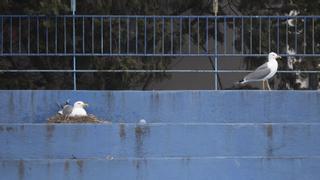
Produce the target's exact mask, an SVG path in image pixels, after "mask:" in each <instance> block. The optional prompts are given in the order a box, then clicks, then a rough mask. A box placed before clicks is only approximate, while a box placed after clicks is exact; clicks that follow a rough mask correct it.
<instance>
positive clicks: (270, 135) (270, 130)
mask: <svg viewBox="0 0 320 180" xmlns="http://www.w3.org/2000/svg"><path fill="white" fill-rule="evenodd" d="M266 131H267V138H268V139H267V143H268V144H267V156H272V155H273V143H272V140H273V127H272V124H268V125H267V127H266Z"/></svg>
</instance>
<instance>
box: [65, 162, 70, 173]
mask: <svg viewBox="0 0 320 180" xmlns="http://www.w3.org/2000/svg"><path fill="white" fill-rule="evenodd" d="M69 166H70V165H69V161H68V160H66V161H65V162H64V167H63V169H64V171H65V172H68V171H69Z"/></svg>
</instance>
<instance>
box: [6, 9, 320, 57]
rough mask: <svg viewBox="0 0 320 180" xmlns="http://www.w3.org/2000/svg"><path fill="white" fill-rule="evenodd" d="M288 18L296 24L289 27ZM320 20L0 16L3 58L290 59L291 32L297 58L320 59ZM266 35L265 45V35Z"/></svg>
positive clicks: (217, 17) (266, 17)
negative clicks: (277, 56) (319, 38)
mask: <svg viewBox="0 0 320 180" xmlns="http://www.w3.org/2000/svg"><path fill="white" fill-rule="evenodd" d="M288 20H293V21H294V23H296V25H295V26H294V27H290V25H289V28H288V23H286V22H287V21H288ZM319 20H320V16H295V17H292V16H216V17H215V16H116V15H99V16H98V15H60V16H44V15H31V16H27V15H0V24H1V29H0V36H1V38H0V40H1V42H0V56H211V57H215V56H218V57H219V56H265V55H266V53H268V52H270V51H274V52H277V53H278V54H281V55H284V56H286V55H287V53H286V52H285V50H286V45H288V44H290V42H289V41H288V39H289V38H288V36H289V35H292V34H294V35H293V36H294V37H293V38H294V42H292V43H291V44H292V47H294V49H296V50H297V53H296V56H320V49H319V48H316V43H318V42H315V39H314V33H315V31H317V30H320V27H318V28H317V27H316V25H317V24H319V23H320V22H318V21H319ZM299 21H301V22H299ZM299 23H300V25H299ZM315 23H317V24H316V25H315ZM264 25H267V26H264ZM89 26H90V28H91V29H90V28H89ZM159 26H160V29H159V28H158V27H159ZM299 26H301V29H299V28H300V27H299ZM73 27H74V29H73ZM263 27H264V29H263ZM290 29H293V30H292V31H290ZM308 29H311V34H308V35H309V36H312V40H311V41H310V42H307V31H308ZM31 30H33V31H35V32H30V31H31ZM273 30H275V31H276V32H275V33H276V35H274V34H273ZM265 31H268V32H267V35H268V39H267V40H266V41H264V40H262V38H263V37H261V36H262V32H265ZM17 32H19V33H17ZM81 33H82V34H81ZM219 33H220V34H219ZM288 34H289V35H288ZM22 36H26V38H23V37H22ZM272 36H275V37H272ZM202 37H204V38H202ZM254 37H258V39H253V38H254ZM22 38H23V40H22ZM219 40H220V41H219ZM96 41H99V43H96ZM201 41H205V42H201ZM237 41H239V42H238V44H237ZM246 41H248V43H245V42H246ZM255 41H257V42H259V43H256V42H255ZM298 41H299V42H302V43H301V45H300V44H298ZM219 44H220V45H219ZM184 45H187V46H188V48H184ZM236 45H238V46H239V47H236ZM246 45H247V47H246ZM220 46H221V47H220ZM299 46H300V47H299Z"/></svg>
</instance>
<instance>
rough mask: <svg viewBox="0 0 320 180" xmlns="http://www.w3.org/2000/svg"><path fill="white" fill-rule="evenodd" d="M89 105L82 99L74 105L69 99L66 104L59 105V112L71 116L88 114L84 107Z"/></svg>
mask: <svg viewBox="0 0 320 180" xmlns="http://www.w3.org/2000/svg"><path fill="white" fill-rule="evenodd" d="M58 105H59V104H58ZM87 106H88V104H86V103H84V102H82V101H77V102H75V103H74V105H73V106H72V105H70V103H69V100H67V101H66V102H65V104H64V105H59V107H60V108H61V109H60V110H59V111H58V114H61V115H64V116H71V117H74V116H87V112H86V110H85V109H84V108H85V107H87Z"/></svg>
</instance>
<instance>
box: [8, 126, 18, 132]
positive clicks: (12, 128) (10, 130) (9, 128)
mask: <svg viewBox="0 0 320 180" xmlns="http://www.w3.org/2000/svg"><path fill="white" fill-rule="evenodd" d="M6 130H7V132H12V131H16V129H15V128H14V127H10V126H8V127H6Z"/></svg>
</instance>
